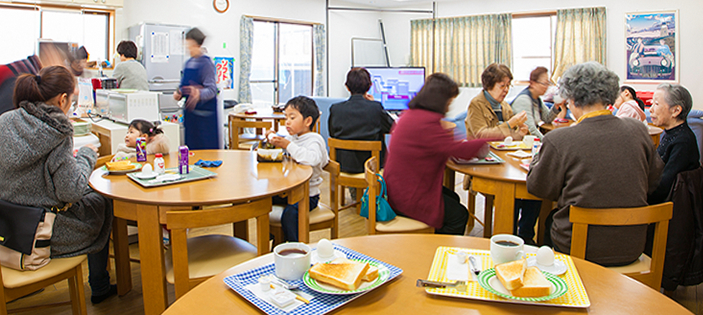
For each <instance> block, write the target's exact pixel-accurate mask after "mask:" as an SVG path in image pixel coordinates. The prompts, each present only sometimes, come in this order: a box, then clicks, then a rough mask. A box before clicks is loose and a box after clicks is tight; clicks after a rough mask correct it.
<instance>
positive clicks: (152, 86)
mask: <svg viewBox="0 0 703 315" xmlns="http://www.w3.org/2000/svg"><path fill="white" fill-rule="evenodd" d="M189 29H190V26H185V25H170V24H157V23H144V22H143V23H139V24H137V25H134V26H132V27H130V28H129V38H130V40H132V41H134V43H135V44H137V48H138V50H139V56H137V59H138V60H139V61H140V62H141V63H142V65H144V68H145V69H146V75H147V79H148V82H149V91H152V92H160V93H162V96H161V97H159V111H160V115H161V119H162V120H163V121H169V122H172V123H178V124H180V125H181V141H183V139H185V137H184V136H183V112H182V109H181V108H180V107H179V106H178V104H177V102H176V100H174V99H173V97H172V95H173V92H175V91H176V90H177V89H178V85H179V84H180V82H181V73H182V71H183V65H185V62H186V60H188V59H189V58H190V55H189V54H188V52H186V49H185V33H186V32H187V31H188V30H189Z"/></svg>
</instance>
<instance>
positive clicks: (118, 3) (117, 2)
mask: <svg viewBox="0 0 703 315" xmlns="http://www.w3.org/2000/svg"><path fill="white" fill-rule="evenodd" d="M73 3H74V4H92V5H105V6H110V7H122V6H123V5H124V0H73Z"/></svg>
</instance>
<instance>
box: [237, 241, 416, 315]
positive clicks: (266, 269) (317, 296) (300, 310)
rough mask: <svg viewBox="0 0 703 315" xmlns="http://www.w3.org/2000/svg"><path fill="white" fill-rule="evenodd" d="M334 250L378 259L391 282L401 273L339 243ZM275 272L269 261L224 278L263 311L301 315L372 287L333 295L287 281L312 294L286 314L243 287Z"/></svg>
mask: <svg viewBox="0 0 703 315" xmlns="http://www.w3.org/2000/svg"><path fill="white" fill-rule="evenodd" d="M334 249H336V250H339V251H341V252H343V253H344V254H346V255H347V258H349V259H362V260H370V261H374V262H377V263H379V264H381V265H384V266H386V268H388V270H389V271H390V276H389V277H388V280H386V282H388V281H391V280H392V279H394V278H395V277H397V276H399V275H400V274H401V273H403V269H400V268H398V267H396V266H393V265H391V264H388V263H385V262H382V261H380V260H378V259H374V258H372V257H369V256H366V255H364V254H361V253H358V252H356V251H353V250H351V249H349V248H346V247H344V246H340V245H334ZM273 273H274V265H273V264H268V265H264V266H261V267H258V268H255V269H252V270H248V271H245V272H242V273H238V274H235V275H231V276H229V277H226V278H225V279H224V281H225V284H227V286H229V287H230V288H232V290H234V291H235V292H237V293H238V294H239V295H241V296H242V297H243V298H245V299H247V300H248V301H249V302H250V303H252V304H254V306H256V307H258V308H259V309H260V310H262V311H264V312H265V313H266V314H271V315H273V314H276V315H278V314H296V315H298V314H301V315H302V314H304V315H317V314H325V313H328V312H330V311H332V310H334V309H336V308H338V307H340V306H342V305H344V304H346V303H349V302H350V301H351V300H354V299H356V298H358V297H360V296H362V295H364V294H366V293H368V292H371V291H373V290H369V291H364V292H360V293H357V294H349V295H333V294H324V293H320V292H317V291H313V290H312V289H310V288H308V287H307V286H305V283H303V280H296V281H288V282H289V283H291V284H297V285H299V286H300V291H303V292H305V293H307V294H310V295H312V296H314V298H313V299H311V300H310V304H303V305H301V306H299V307H296V308H295V309H294V310H293V311H292V312H290V313H286V312H284V311H283V310H281V309H280V308H278V307H276V306H273V305H271V304H269V303H268V302H266V301H264V300H261V299H259V297H257V296H256V295H255V294H254V293H252V292H251V291H249V290H247V289H246V288H245V287H246V286H248V285H250V284H254V283H258V282H259V277H261V276H263V275H271V274H273Z"/></svg>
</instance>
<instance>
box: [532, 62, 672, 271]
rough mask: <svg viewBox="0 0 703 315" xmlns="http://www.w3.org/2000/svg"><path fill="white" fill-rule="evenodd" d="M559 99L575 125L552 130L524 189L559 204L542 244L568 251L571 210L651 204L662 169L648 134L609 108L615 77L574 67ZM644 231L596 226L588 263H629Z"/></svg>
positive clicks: (592, 65)
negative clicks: (649, 193)
mask: <svg viewBox="0 0 703 315" xmlns="http://www.w3.org/2000/svg"><path fill="white" fill-rule="evenodd" d="M559 84H560V86H559V94H560V95H561V97H563V98H564V99H566V101H567V104H568V105H567V106H568V107H569V109H570V110H571V112H572V113H573V114H574V116H575V118H576V119H577V120H578V122H577V124H576V125H574V126H571V127H569V128H559V129H556V130H554V131H551V132H549V133H548V134H547V135H545V137H544V139H543V144H542V149H541V150H540V152H539V154H538V155H537V156H535V158H533V160H532V163H531V165H530V171H529V172H528V174H527V191H528V192H529V193H531V194H533V195H535V196H538V197H542V198H545V199H548V200H553V201H557V208H556V209H555V210H553V211H552V212H551V213H550V215H549V217H548V218H547V221H546V231H545V242H546V243H548V245H552V246H554V248H555V249H556V250H558V251H560V252H563V253H567V254H568V253H569V252H570V251H571V229H572V224H571V223H570V222H569V207H570V206H571V205H575V206H580V207H587V208H629V207H641V206H646V205H647V193H648V192H651V191H653V190H654V189H655V188H656V187H657V184H658V182H659V175H660V174H661V170H662V168H663V166H664V163H663V162H662V160H661V158H659V155H658V154H657V152H656V151H655V148H654V146H653V145H652V140H651V138H650V137H649V133H648V132H647V128H646V127H645V126H644V124H642V123H641V122H639V121H637V120H634V119H619V118H618V117H615V116H613V115H612V114H611V112H610V111H609V110H607V109H606V106H608V105H610V104H613V102H614V101H615V99H616V98H617V97H618V92H619V87H618V76H617V75H616V74H615V73H614V72H612V71H610V70H608V69H607V68H606V67H604V66H603V65H601V64H599V63H596V62H587V63H582V64H578V65H575V66H573V67H571V68H569V69H568V70H567V71H566V72H565V73H564V74H563V75H562V78H561V80H560V81H559ZM646 233H647V226H646V225H641V226H592V227H590V228H589V233H588V238H589V239H588V245H587V247H586V259H587V260H590V261H593V262H596V263H598V264H601V265H607V266H618V265H627V264H630V263H632V262H633V261H635V260H636V259H637V258H638V257H639V256H640V254H642V251H643V250H644V246H645V239H646Z"/></svg>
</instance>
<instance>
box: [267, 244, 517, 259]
mask: <svg viewBox="0 0 703 315" xmlns="http://www.w3.org/2000/svg"><path fill="white" fill-rule="evenodd" d="M516 245H517V244H516ZM307 253H308V252H306V251H304V250H302V249H298V248H288V249H284V250H282V251H280V252H278V254H279V255H281V256H291V255H298V256H303V255H305V254H307Z"/></svg>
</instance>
